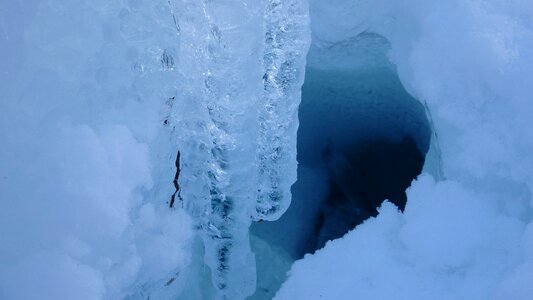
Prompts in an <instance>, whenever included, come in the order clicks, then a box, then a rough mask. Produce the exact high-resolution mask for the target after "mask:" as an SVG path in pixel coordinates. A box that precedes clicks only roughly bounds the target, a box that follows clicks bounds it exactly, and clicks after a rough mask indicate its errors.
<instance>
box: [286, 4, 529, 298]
mask: <svg viewBox="0 0 533 300" xmlns="http://www.w3.org/2000/svg"><path fill="white" fill-rule="evenodd" d="M532 9H533V7H532V6H531V4H529V3H525V2H508V1H507V2H505V1H447V2H438V3H437V2H425V1H403V2H394V1H356V2H354V1H343V0H339V1H333V2H332V1H319V0H316V1H312V3H311V24H312V32H313V43H314V44H316V45H319V46H321V47H328V46H329V45H331V44H332V43H337V42H340V41H344V40H347V39H349V38H351V37H353V36H356V35H357V34H359V33H361V32H364V31H371V32H376V33H379V34H381V35H383V36H384V37H385V38H387V39H388V40H389V42H390V43H391V45H392V50H391V52H390V57H391V59H392V61H393V62H394V63H395V64H396V65H397V67H398V72H399V76H400V79H401V81H402V83H403V84H404V86H405V87H406V88H407V90H408V91H409V92H410V93H411V94H412V95H413V96H414V97H415V98H417V99H419V100H420V101H422V102H425V103H427V106H428V107H429V110H430V112H431V115H432V119H433V126H434V130H435V132H436V135H437V136H436V138H437V139H438V144H439V145H440V149H441V153H440V159H441V161H440V165H441V166H442V177H440V176H438V175H439V174H437V173H429V174H425V175H422V176H421V177H420V178H419V179H418V180H417V181H415V182H414V183H413V185H412V186H411V188H410V189H409V191H408V202H407V207H406V210H405V213H404V214H401V213H399V212H398V211H397V210H396V209H395V208H394V207H393V206H392V205H390V204H388V203H386V204H384V205H383V207H382V208H381V212H380V215H379V216H378V217H377V218H375V219H372V220H369V221H368V222H366V223H364V224H363V225H361V226H360V227H358V228H357V229H356V230H354V231H352V232H350V233H349V234H348V235H347V236H345V237H344V238H343V239H340V240H336V241H334V242H331V243H329V244H328V245H327V246H326V247H325V248H324V249H323V250H321V251H319V252H318V253H316V254H315V255H313V256H306V257H305V258H304V259H303V260H301V261H299V262H296V263H295V264H294V266H293V268H292V270H291V272H290V274H291V275H290V276H289V279H288V281H287V282H285V284H284V286H283V287H282V289H281V291H280V292H279V293H278V295H277V298H278V299H319V298H327V299H346V298H352V297H353V295H357V297H361V298H370V299H419V298H431V299H459V298H468V299H489V298H492V299H494V298H496V299H510V298H513V299H528V298H531V295H533V290H532V289H531V285H530V284H529V282H531V278H532V272H531V270H532V269H533V264H532V262H533V260H532V259H533V257H532V256H531V253H532V252H531V241H532V240H533V235H532V234H531V233H532V231H531V228H532V226H533V225H532V223H531V219H532V216H533V214H532V210H531V205H532V204H533V203H532V198H531V188H532V185H531V183H532V182H531V175H530V170H531V167H532V166H533V161H532V160H531V157H530V156H529V155H528V154H527V152H528V150H527V149H530V148H531V146H533V138H532V135H531V130H529V126H528V123H529V115H530V114H531V112H532V111H533V106H532V102H531V99H530V98H531V96H530V93H529V87H528V82H531V80H532V75H531V68H532V65H531V63H530V62H531V61H532V60H531V59H532V56H533V52H532V49H533V47H532V46H533V45H532V42H531V41H532V33H533V30H532V28H533V23H532V21H531V20H533V18H531V16H532V15H533V10H532ZM432 146H433V148H432V149H431V150H430V152H431V151H436V149H435V146H434V145H432ZM433 153H434V154H435V152H433ZM433 157H434V158H435V159H436V158H438V157H439V155H434V156H433ZM433 163H436V162H435V161H434V162H433ZM315 270H320V272H316V271H315ZM304 286H305V287H306V288H303V287H304Z"/></svg>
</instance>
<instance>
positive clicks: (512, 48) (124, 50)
mask: <svg viewBox="0 0 533 300" xmlns="http://www.w3.org/2000/svg"><path fill="white" fill-rule="evenodd" d="M308 5H309V8H310V14H308ZM532 16H533V5H532V4H531V3H530V2H528V1H503V0H469V1H460V0H450V1H446V2H434V1H432V2H430V1H422V0H405V1H400V2H398V1H392V0H377V1H367V0H357V1H351V0H328V1H326V0H311V1H310V2H309V3H308V2H307V1H305V0H289V1H279V0H264V1H252V0H246V1H240V2H231V1H224V0H217V1H196V0H171V1H166V0H155V1H149V0H125V1H107V0H95V1H90V2H87V1H79V0H73V1H68V2H65V1H59V0H30V1H24V3H21V2H17V1H11V2H9V1H7V2H6V1H4V2H2V3H1V4H0V140H1V141H2V146H1V147H0V265H1V266H2V268H0V298H2V299H4V298H5V299H35V298H39V299H146V298H148V297H150V299H169V298H183V299H195V298H205V299H212V298H218V299H225V298H226V299H242V298H245V297H246V296H248V295H251V294H253V293H254V291H256V278H255V277H256V276H255V274H256V272H259V273H260V274H259V275H258V276H257V278H258V280H259V282H258V287H259V289H257V293H256V296H257V297H259V298H260V297H263V298H269V297H271V296H272V295H274V292H275V289H276V287H277V286H278V285H280V284H282V287H281V290H280V291H279V292H278V293H277V295H276V297H277V298H278V299H318V298H322V299H353V298H354V297H357V298H371V299H392V298H393V299H398V298H399V299H419V298H430V299H487V298H494V299H529V298H531V297H532V295H533V290H532V285H531V284H530V282H531V280H532V278H533V271H532V270H533V222H532V216H533V210H532V205H533V198H532V197H531V192H532V188H533V179H532V177H531V174H530V173H531V170H532V169H533V157H532V156H531V155H530V149H532V148H533V131H532V130H531V129H530V127H531V126H530V123H531V122H530V119H531V113H532V112H533V103H532V102H531V99H530V98H531V96H530V94H531V93H530V85H531V82H533V75H532V72H531V69H532V67H533V65H532V63H531V62H532V61H533V46H532V41H533V18H532ZM309 17H310V22H311V23H310V24H309ZM310 33H311V35H312V46H311V52H310V56H309V61H308V65H307V66H308V67H309V69H313V70H314V71H316V72H317V73H316V74H318V73H320V72H324V71H325V70H328V68H329V69H330V71H331V69H333V70H340V69H343V68H345V67H347V66H350V67H353V65H350V64H356V65H355V67H358V68H365V65H367V64H368V65H370V64H371V63H375V60H373V59H375V58H376V59H377V58H379V59H383V57H381V56H379V55H378V56H379V57H377V56H376V57H373V56H368V57H369V60H357V59H356V58H358V54H357V52H353V51H352V50H349V49H350V47H349V46H350V45H352V46H353V45H354V44H353V43H354V41H357V39H358V37H361V36H362V35H361V34H363V35H367V36H368V35H375V36H376V37H378V38H377V40H378V41H380V42H379V43H382V44H379V43H378V44H379V45H378V46H379V47H384V45H386V47H385V48H387V47H390V48H387V49H386V50H384V51H387V59H390V61H391V62H392V64H393V66H394V67H392V68H391V67H390V66H388V67H387V68H388V69H387V70H388V72H389V71H391V70H392V71H394V72H397V74H398V80H399V81H398V82H399V83H401V84H402V86H403V88H405V90H406V91H407V92H408V93H409V94H410V96H412V97H413V98H414V99H416V100H418V101H420V103H421V104H422V105H423V107H425V109H426V110H427V111H426V113H427V114H428V116H429V122H430V124H429V125H430V127H431V130H432V131H433V132H432V141H431V144H430V145H427V144H425V142H423V141H422V140H423V139H416V140H417V143H418V145H419V146H421V148H424V149H426V147H429V153H428V159H427V160H426V166H425V173H424V174H422V175H420V176H419V178H418V179H417V180H416V181H414V182H413V183H412V185H411V187H410V188H409V190H408V193H407V194H408V202H407V206H406V208H405V211H404V213H401V212H399V211H398V210H397V208H396V207H394V205H392V204H391V203H389V202H384V203H383V204H382V206H381V208H380V214H379V215H378V216H377V217H375V218H371V219H369V220H367V221H366V222H365V223H363V224H361V225H360V226H358V227H357V228H355V229H354V230H352V231H350V232H349V233H348V234H346V235H345V236H344V237H343V238H340V239H337V240H333V241H330V242H328V243H327V244H326V246H325V247H324V248H323V249H321V250H319V251H317V252H316V253H315V254H312V255H311V254H308V255H306V256H305V257H303V258H302V259H301V260H298V261H296V262H295V263H294V264H293V265H292V267H291V268H290V271H289V276H288V278H287V280H286V281H285V282H283V283H282V281H283V280H284V279H285V277H284V276H283V275H280V274H283V273H284V272H285V270H287V269H288V268H289V265H290V264H291V262H292V260H294V259H295V258H296V256H297V255H296V254H295V253H298V252H299V251H301V250H299V247H301V244H299V243H300V242H295V241H300V240H302V239H300V238H302V236H299V235H300V234H302V232H310V231H312V229H311V226H312V224H309V223H306V222H311V221H312V220H313V218H312V217H310V214H313V213H315V212H316V210H317V203H315V202H316V201H319V198H321V195H322V194H324V190H323V186H322V185H320V183H318V182H319V181H321V180H323V179H324V177H325V176H324V174H323V173H320V172H316V171H314V170H312V168H310V166H303V167H302V168H301V173H299V174H298V176H300V178H299V179H302V180H303V182H304V185H305V182H307V183H308V184H309V182H313V181H314V182H317V184H316V186H317V191H316V193H313V192H312V191H309V190H308V189H305V188H303V189H301V190H299V192H298V188H299V187H298V184H299V183H297V184H296V185H295V189H294V190H293V192H294V197H295V199H296V198H300V200H302V199H303V200H306V199H309V201H310V202H313V203H311V204H310V205H305V201H303V202H299V203H297V202H295V205H294V206H292V207H293V208H298V209H300V208H301V209H302V211H301V214H300V213H298V212H297V213H291V211H290V209H289V212H288V214H287V215H286V216H285V218H288V217H291V218H293V217H294V219H292V220H290V222H288V223H286V224H293V225H295V226H294V227H291V228H290V229H289V230H287V235H288V237H287V236H285V237H281V235H282V234H284V233H285V232H284V231H282V230H283V226H282V228H281V229H279V227H278V229H275V230H273V231H268V232H266V233H264V235H263V236H261V235H260V234H258V236H254V237H252V240H251V242H250V229H249V227H250V224H251V223H252V221H259V220H268V221H273V220H276V219H278V218H280V217H281V215H282V214H283V213H284V212H285V211H286V210H287V209H288V207H289V204H290V202H291V199H290V198H291V193H290V186H291V184H293V182H294V181H295V180H296V174H297V173H296V171H297V169H296V165H297V163H296V130H297V127H298V118H297V110H298V105H299V103H300V87H301V85H302V83H303V79H304V70H305V64H306V62H305V56H306V54H307V52H308V46H309V43H310V37H309V34H310ZM343 45H344V46H347V47H343ZM339 46H341V47H339ZM368 47H369V48H365V49H367V50H369V51H370V50H372V49H376V44H371V45H369V46H368ZM379 47H378V48H379ZM363 48H364V47H363ZM359 49H361V48H359ZM380 49H382V48H380ZM344 50H347V51H346V52H345V51H344ZM372 51H373V50H372ZM321 52H323V53H322V54H324V55H322V54H321V55H319V56H316V57H313V55H314V54H320V53H321ZM313 53H314V54H313ZM350 55H352V57H351V58H350ZM352 58H354V59H352ZM322 75H324V74H323V73H322ZM378 75H379V74H378ZM378 77H379V76H378ZM315 79H316V80H317V81H318V83H317V84H324V85H325V84H330V83H328V82H327V81H326V80H321V79H320V76H317V77H316V78H315ZM360 80H362V81H364V80H370V79H369V78H367V77H362V78H360ZM332 81H333V82H332V83H331V84H339V85H342V84H344V83H343V82H340V81H335V80H332ZM370 81H371V80H370ZM398 82H396V83H398ZM346 84H347V85H349V86H351V85H352V84H351V83H350V82H347V83H346ZM401 91H402V92H403V89H402V90H401ZM407 96H408V95H406V97H407ZM389 104H390V105H391V106H390V107H396V108H398V109H395V112H397V113H398V112H400V111H399V109H401V108H402V106H400V105H398V106H394V105H395V104H394V103H388V105H389ZM367 107H368V106H367ZM315 108H316V107H315ZM326 108H327V106H326ZM320 112H321V111H320V109H317V111H316V112H315V113H316V114H320ZM322 112H323V116H324V117H326V116H327V117H328V118H329V120H331V121H332V122H335V121H339V124H344V123H343V122H344V121H346V120H350V118H351V117H353V115H352V113H354V114H355V111H351V110H349V109H342V110H341V111H334V110H323V111H322ZM411 112H412V111H411ZM411 112H409V111H408V112H407V114H409V113H411ZM338 113H339V114H340V113H344V114H345V115H343V116H342V118H336V117H335V116H336V115H337V114H338ZM358 116H359V117H361V118H360V119H359V121H364V120H366V119H365V117H366V116H367V114H364V113H362V114H359V115H358ZM395 120H397V119H395V118H392V117H391V118H389V119H387V121H388V122H395ZM340 121H343V122H340ZM370 121H371V122H374V123H372V127H371V130H369V131H367V132H366V134H369V135H374V134H377V133H379V134H382V135H388V134H392V135H395V134H399V133H405V132H407V133H411V132H412V131H414V132H419V131H416V130H415V129H416V127H417V126H418V125H420V124H418V125H417V124H414V123H413V124H408V125H406V126H405V127H402V130H399V132H394V133H391V132H389V131H388V130H387V129H386V128H388V127H381V126H382V125H383V124H384V123H383V122H381V121H383V120H379V119H377V120H369V122H370ZM311 124H312V123H311ZM402 124H404V123H402ZM351 125H353V127H352V128H351V129H353V130H356V129H359V128H362V126H357V124H356V123H355V122H354V123H353V124H351ZM311 126H316V124H314V125H311ZM338 126H341V125H338V124H337V127H338ZM313 128H314V129H313ZM413 128H414V129H413ZM303 129H305V128H303ZM308 129H309V128H308ZM322 129H323V128H322V127H321V126H317V127H310V129H309V132H312V131H313V130H317V133H319V131H320V130H322ZM367 129H368V128H367ZM404 130H405V131H404ZM360 133H361V134H363V133H364V132H363V131H360ZM419 133H420V132H419ZM321 135H322V134H321ZM338 138H339V139H342V137H338ZM392 138H394V137H392ZM299 142H305V140H302V141H299ZM307 142H309V143H317V144H321V143H323V142H324V140H323V139H322V140H321V139H319V138H318V135H317V140H308V141H307ZM177 151H180V153H181V158H182V162H181V166H182V170H181V174H180V176H179V183H180V186H181V189H182V190H181V194H180V195H181V196H182V198H183V202H181V201H180V202H179V203H178V204H177V205H176V207H174V208H173V209H170V208H169V207H168V202H169V200H170V196H171V195H172V193H173V192H174V186H173V184H172V180H173V179H174V177H175V174H176V168H175V165H174V161H175V159H176V156H177ZM298 151H299V149H298ZM302 159H303V158H302ZM311 160H312V159H311ZM302 163H303V161H302ZM298 172H300V170H299V171H298ZM311 184H312V183H311ZM315 200H316V201H315ZM282 220H283V217H282ZM298 222H304V223H303V225H302V224H298ZM263 223H265V224H266V221H265V222H261V225H263ZM272 224H274V223H272ZM281 224H283V223H281ZM273 228H275V227H273ZM300 230H301V231H302V232H300ZM253 233H255V232H253ZM292 238H294V239H292ZM250 243H252V244H253V246H251V245H250ZM283 247H285V248H283ZM252 248H253V250H254V252H255V254H257V268H256V262H255V259H254V252H252ZM261 272H263V273H261ZM269 274H270V275H269Z"/></svg>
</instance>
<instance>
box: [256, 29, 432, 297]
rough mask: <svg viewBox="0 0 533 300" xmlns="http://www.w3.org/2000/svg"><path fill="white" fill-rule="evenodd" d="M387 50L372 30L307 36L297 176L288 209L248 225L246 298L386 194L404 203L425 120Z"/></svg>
mask: <svg viewBox="0 0 533 300" xmlns="http://www.w3.org/2000/svg"><path fill="white" fill-rule="evenodd" d="M388 50H389V44H388V42H387V40H386V39H384V38H383V37H381V36H379V35H376V34H371V33H364V34H361V35H359V36H357V37H355V38H353V39H350V40H346V41H344V42H341V43H337V44H334V45H326V46H323V47H317V46H311V49H310V51H309V54H308V64H307V68H306V74H305V83H304V86H303V88H302V103H301V105H300V110H299V120H300V127H299V129H298V141H297V149H298V163H299V164H298V180H297V181H296V183H295V184H294V185H293V187H292V202H291V205H290V207H289V209H288V210H287V212H286V213H285V214H284V215H283V216H282V217H281V218H280V219H279V220H278V221H274V222H261V223H255V224H253V226H252V230H251V233H252V248H253V250H254V252H255V253H256V260H257V271H258V273H257V276H258V281H257V285H258V286H257V292H256V295H254V296H253V297H252V298H254V299H266V298H269V297H270V296H272V295H273V293H275V291H276V290H277V288H279V285H281V283H282V282H283V280H284V279H285V273H286V271H287V270H288V269H289V268H290V265H291V263H292V262H293V261H294V260H296V259H300V258H302V257H303V255H304V254H306V253H313V252H315V251H316V250H317V249H320V248H322V247H323V246H324V244H325V243H326V242H327V241H328V240H332V239H336V238H340V237H342V236H343V235H344V234H346V233H347V232H348V231H350V230H352V229H353V228H355V227H356V226H358V225H359V224H361V223H362V222H364V221H365V220H366V219H368V218H369V217H373V216H376V215H377V214H378V211H377V208H378V207H379V206H380V205H381V203H382V202H383V201H384V200H385V199H388V201H390V202H392V203H394V204H395V205H396V206H397V207H398V209H400V210H403V209H404V208H405V205H406V195H405V190H406V188H407V187H409V185H410V184H411V182H412V180H413V179H415V178H416V177H417V176H418V175H419V174H420V173H421V171H422V168H423V166H424V160H425V155H426V153H427V151H428V149H429V143H430V136H431V129H430V126H429V122H428V119H427V117H426V112H425V109H424V106H423V105H422V104H421V103H420V101H418V100H417V99H415V98H413V97H412V96H411V95H410V94H409V93H407V91H406V90H405V88H404V87H403V85H402V84H401V82H400V80H399V78H398V75H397V71H396V68H395V66H394V65H393V64H391V63H390V61H389V59H388V57H387V52H388ZM265 290H269V291H270V292H268V293H267V292H265ZM261 291H262V292H261ZM261 293H262V294H261Z"/></svg>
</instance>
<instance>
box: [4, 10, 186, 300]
mask: <svg viewBox="0 0 533 300" xmlns="http://www.w3.org/2000/svg"><path fill="white" fill-rule="evenodd" d="M0 7H1V9H0V45H1V46H0V49H1V50H0V53H1V58H0V64H1V70H2V71H1V72H0V77H1V78H0V140H2V147H1V148H0V166H1V167H0V191H1V195H0V244H1V245H2V246H1V247H0V265H2V268H1V269H0V298H2V299H105V298H107V299H120V298H123V297H125V296H126V295H128V294H131V293H133V292H134V291H139V290H144V289H145V288H148V287H149V286H151V285H158V282H160V281H162V282H166V281H167V280H168V279H169V278H171V277H172V276H174V274H176V273H177V272H180V273H186V268H187V265H188V262H189V260H190V257H191V240H192V233H193V231H192V222H191V220H190V218H189V216H188V215H187V214H186V213H185V212H183V211H181V210H177V211H174V212H172V211H169V210H168V209H167V207H166V205H165V203H164V201H165V200H163V199H165V198H166V197H167V196H166V194H167V193H168V192H169V191H170V189H167V188H166V187H165V185H164V184H162V181H163V180H161V178H160V177H159V176H158V174H165V173H167V172H168V171H171V170H170V168H169V170H168V171H167V170H165V169H161V168H158V167H157V166H161V165H165V164H166V163H164V162H163V163H161V160H163V161H165V160H168V161H169V162H170V161H172V158H171V157H170V154H171V153H170V151H169V149H168V148H166V147H167V146H168V145H169V143H168V142H165V139H162V138H161V136H165V135H166V133H165V132H164V130H165V129H164V128H163V127H162V126H161V125H162V124H163V123H162V121H163V120H162V119H161V120H160V117H162V114H163V112H164V110H165V104H164V99H166V98H167V97H169V96H171V95H169V91H171V90H172V88H171V87H169V81H165V78H167V75H168V73H169V72H170V70H169V69H168V68H165V67H164V66H162V64H161V62H160V58H161V54H162V53H163V52H164V50H163V49H164V48H165V47H167V46H168V43H167V42H168V37H169V36H170V35H171V34H173V32H171V31H170V30H167V29H168V28H170V27H169V26H167V25H165V22H164V21H161V23H158V22H156V20H158V19H161V20H165V17H166V19H167V20H168V22H167V23H168V25H171V24H172V20H171V19H168V15H167V14H166V13H165V12H166V11H167V8H168V4H167V3H166V2H164V1H161V2H157V1H156V2H152V1H146V2H143V1H138V2H135V3H133V2H130V3H118V2H110V1H91V2H90V3H87V2H83V1H69V2H68V3H67V2H64V1H26V2H24V3H21V2H20V3H19V2H17V1H8V2H2V4H1V5H0ZM161 12H163V14H161ZM163 16H164V17H163ZM141 28H142V30H145V31H146V32H142V31H141V30H140V29H141ZM148 32H150V34H148ZM167 136H168V135H167ZM158 143H161V144H162V146H160V147H159V148H158V147H156V146H155V145H156V144H158ZM156 148H157V150H156ZM172 151H174V150H172ZM169 166H171V164H169ZM160 195H165V198H161V197H160ZM161 285H163V284H161Z"/></svg>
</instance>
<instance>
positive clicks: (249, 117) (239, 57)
mask: <svg viewBox="0 0 533 300" xmlns="http://www.w3.org/2000/svg"><path fill="white" fill-rule="evenodd" d="M170 3H171V10H172V14H173V17H174V19H175V23H176V30H177V32H179V38H180V42H179V50H178V51H177V52H178V53H177V56H178V59H179V63H178V65H177V68H178V72H179V74H180V75H179V82H177V88H178V95H177V97H176V103H175V105H174V106H173V107H174V108H173V112H172V113H173V118H172V119H173V120H174V121H173V123H174V124H172V126H174V127H175V128H176V131H175V134H176V135H177V136H178V138H177V141H178V147H179V150H180V152H181V168H182V169H181V174H180V177H179V181H180V186H181V199H182V202H181V205H183V206H184V207H185V208H186V209H187V210H188V211H189V212H190V214H191V215H192V216H193V217H194V218H195V220H196V222H197V227H198V229H199V230H200V234H201V236H202V238H203V240H204V245H205V262H206V264H207V265H208V266H209V267H210V268H211V270H212V280H213V284H214V286H215V289H216V290H217V298H219V299H241V298H244V297H246V296H247V295H250V294H252V293H253V292H254V289H255V262H254V258H253V255H252V253H251V251H250V246H249V239H248V230H249V226H250V223H251V221H252V219H265V218H268V219H274V218H276V217H279V215H280V214H281V213H282V211H283V209H284V208H286V207H287V206H288V204H289V202H290V194H289V193H290V190H289V188H290V185H291V184H292V182H293V181H294V180H295V171H296V159H295V158H296V128H297V107H298V104H299V102H300V87H301V84H302V81H303V72H304V64H305V62H304V60H305V55H306V52H307V47H308V43H309V34H308V31H307V30H308V23H307V22H308V19H307V18H308V16H307V7H306V5H307V4H306V1H303V0H289V1H283V2H282V1H265V0H245V1H222V0H220V1H208V0H204V1H198V0H191V1H187V0H175V1H173V2H170Z"/></svg>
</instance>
